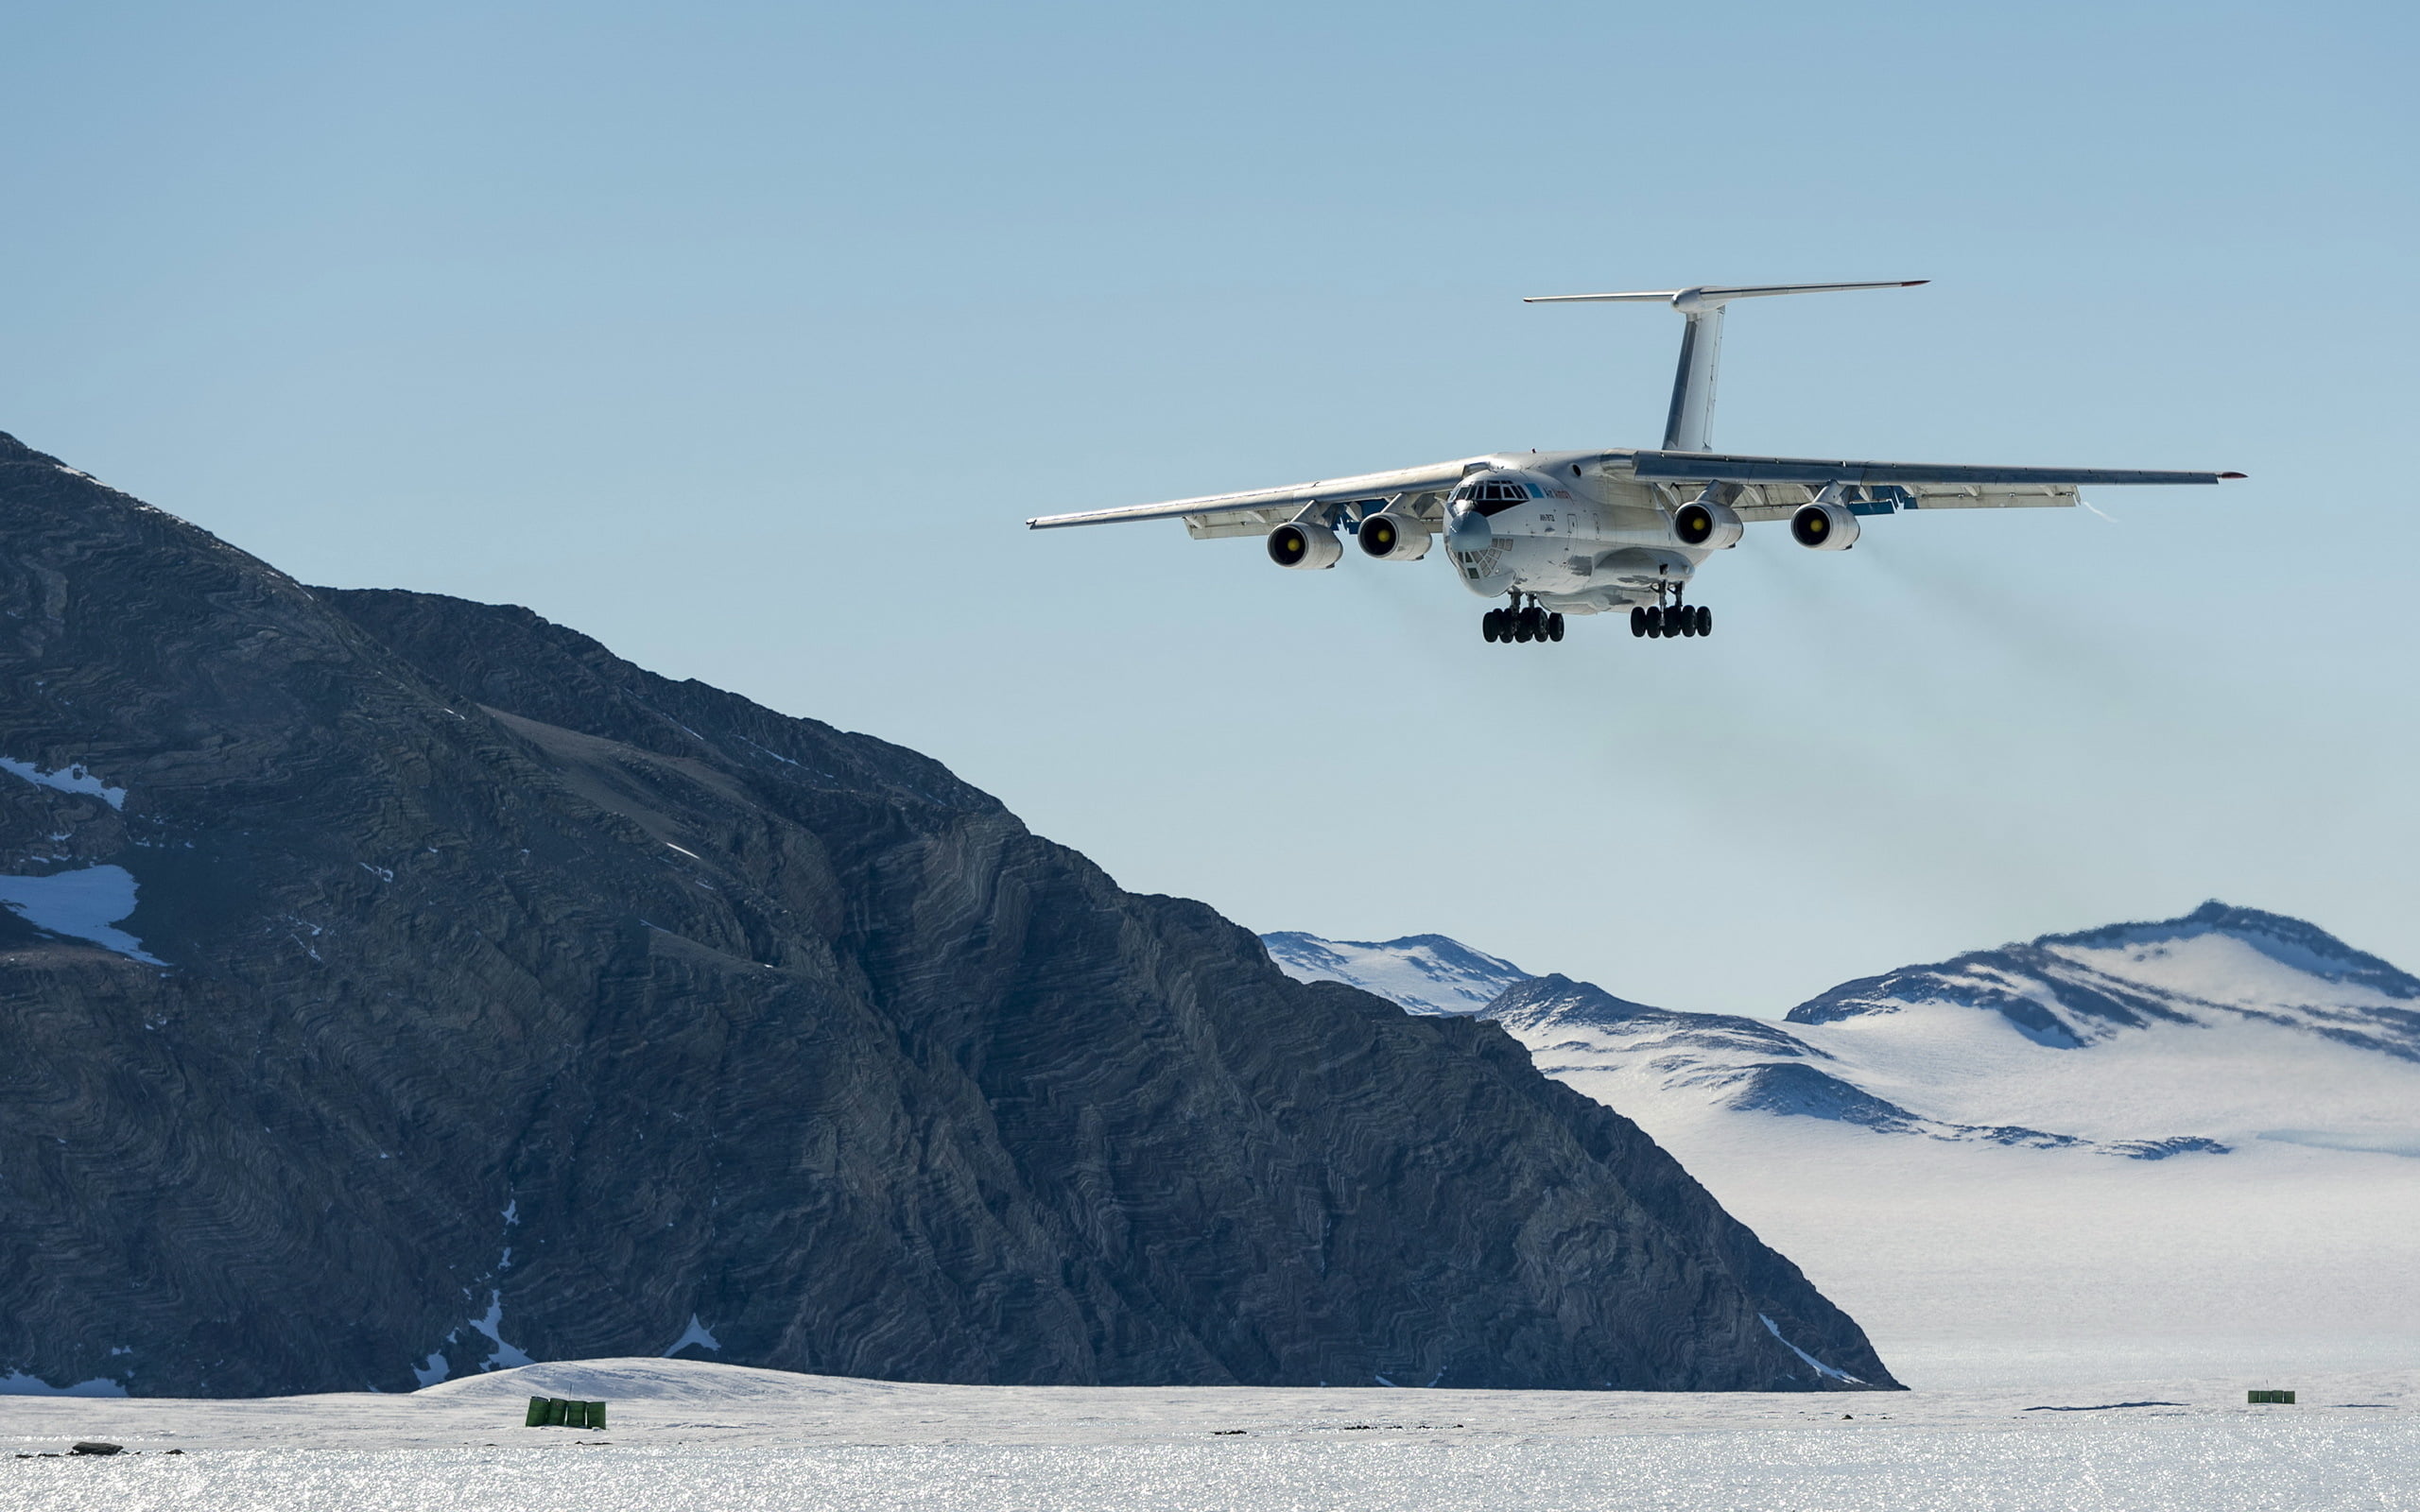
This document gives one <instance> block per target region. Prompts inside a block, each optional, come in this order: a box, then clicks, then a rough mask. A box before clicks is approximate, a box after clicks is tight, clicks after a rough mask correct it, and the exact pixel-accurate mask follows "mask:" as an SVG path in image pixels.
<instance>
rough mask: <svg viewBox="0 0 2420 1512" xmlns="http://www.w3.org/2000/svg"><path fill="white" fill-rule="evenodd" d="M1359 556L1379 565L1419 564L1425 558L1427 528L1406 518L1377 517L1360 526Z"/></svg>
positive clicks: (1381, 515) (1428, 538)
mask: <svg viewBox="0 0 2420 1512" xmlns="http://www.w3.org/2000/svg"><path fill="white" fill-rule="evenodd" d="M1355 539H1356V540H1357V541H1360V542H1361V553H1362V555H1363V556H1365V557H1371V558H1376V559H1377V560H1379V561H1418V560H1419V559H1420V558H1423V557H1426V556H1427V555H1428V542H1429V540H1430V539H1431V538H1430V536H1429V534H1428V527H1427V526H1426V525H1425V524H1421V523H1420V522H1419V521H1417V520H1415V519H1413V518H1412V517H1411V516H1409V515H1408V514H1386V513H1379V514H1374V515H1372V516H1370V518H1368V519H1367V520H1364V521H1362V522H1361V533H1360V534H1359V535H1358V536H1357V537H1356V538H1355Z"/></svg>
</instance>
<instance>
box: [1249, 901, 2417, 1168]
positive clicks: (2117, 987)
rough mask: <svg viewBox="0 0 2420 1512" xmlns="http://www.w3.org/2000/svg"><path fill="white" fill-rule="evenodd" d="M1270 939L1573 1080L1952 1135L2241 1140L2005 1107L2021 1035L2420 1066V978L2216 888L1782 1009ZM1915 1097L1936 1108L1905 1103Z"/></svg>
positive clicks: (1300, 939) (1867, 980) (1428, 943)
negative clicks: (1586, 1078)
mask: <svg viewBox="0 0 2420 1512" xmlns="http://www.w3.org/2000/svg"><path fill="white" fill-rule="evenodd" d="M1262 942H1263V943H1264V944H1265V945H1267V946H1268V948H1269V953H1270V956H1271V959H1272V960H1274V961H1276V963H1277V965H1278V967H1279V969H1281V970H1282V971H1286V972H1287V973H1288V975H1291V976H1293V977H1295V978H1297V979H1298V980H1303V981H1322V980H1324V981H1339V982H1345V983H1349V984H1350V985H1352V986H1355V987H1358V988H1362V989H1363V990H1365V991H1370V992H1375V993H1377V994H1378V995H1380V996H1382V997H1389V998H1392V999H1393V1000H1394V1001H1395V1002H1397V1003H1399V1004H1401V1005H1404V1006H1405V1007H1406V1008H1408V1009H1409V1010H1411V1011H1412V1012H1415V1013H1425V1014H1468V1015H1473V1016H1476V1017H1478V1018H1482V1019H1489V1020H1493V1021H1494V1022H1498V1023H1501V1024H1502V1025H1504V1027H1505V1028H1507V1029H1508V1030H1510V1031H1512V1033H1513V1037H1514V1038H1516V1039H1518V1040H1521V1041H1522V1042H1523V1043H1524V1044H1526V1045H1529V1046H1530V1049H1531V1050H1532V1052H1533V1053H1534V1054H1536V1055H1537V1056H1538V1057H1539V1059H1540V1062H1541V1064H1542V1065H1544V1066H1546V1067H1547V1069H1548V1070H1549V1071H1550V1073H1551V1074H1556V1075H1559V1076H1564V1079H1566V1080H1567V1079H1570V1075H1571V1074H1578V1073H1581V1072H1583V1071H1585V1072H1605V1073H1616V1074H1622V1075H1624V1076H1627V1077H1630V1078H1632V1079H1634V1080H1638V1081H1642V1082H1645V1083H1648V1084H1651V1085H1652V1086H1653V1087H1654V1088H1655V1089H1656V1090H1657V1091H1659V1092H1662V1093H1667V1094H1672V1095H1677V1096H1680V1097H1684V1098H1693V1099H1696V1100H1701V1101H1703V1102H1705V1103H1707V1104H1709V1105H1711V1106H1716V1107H1720V1108H1727V1109H1731V1110H1734V1111H1740V1112H1764V1113H1775V1114H1784V1115H1789V1116H1796V1117H1806V1118H1821V1119H1829V1120H1832V1121H1835V1122H1839V1123H1843V1124H1851V1125H1858V1126H1859V1127H1863V1128H1868V1129H1872V1130H1874V1131H1876V1132H1878V1133H1891V1134H1909V1135H1917V1136H1921V1137H1924V1138H1927V1139H1936V1140H1949V1141H1984V1142H1989V1143H1997V1144H2011V1145H2027V1146H2032V1147H2036V1148H2046V1149H2047V1148H2089V1149H2094V1150H2098V1151H2101V1152H2103V1153H2107V1154H2112V1155H2119V1156H2125V1157H2128V1158H2131V1159H2135V1160H2163V1159H2166V1158H2168V1157H2170V1156H2175V1155H2185V1154H2203V1155H2216V1154H2223V1153H2226V1152H2227V1150H2229V1149H2230V1148H2231V1146H2230V1145H2229V1144H2228V1143H2225V1142H2224V1141H2221V1140H2220V1139H2216V1138H2212V1137H2209V1136H2206V1135H2203V1134H2198V1133H2192V1132H2176V1131H2169V1130H2162V1131H2157V1132H2153V1131H2150V1130H2136V1131H2132V1132H2130V1133H2128V1134H2126V1135H2125V1136H2123V1137H2119V1138H2115V1139H2102V1138H2097V1137H2094V1136H2091V1135H2087V1134H2082V1133H2077V1132H2074V1131H2072V1130H2066V1129H2043V1128H2033V1127H2029V1126H2026V1125H2021V1124H2015V1123H2008V1122H2000V1121H1997V1118H1996V1117H1995V1112H1996V1110H2005V1109H2006V1108H2009V1107H2011V1106H2013V1090H2014V1084H2015V1083H2016V1082H2018V1081H2022V1080H2026V1079H2027V1078H2028V1077H2029V1076H2030V1075H2031V1074H2033V1073H2035V1072H2042V1071H2048V1070H2049V1069H2052V1068H2055V1067H2057V1066H2058V1064H2059V1061H2058V1057H2026V1056H2025V1055H2024V1054H2023V1053H2022V1051H2021V1050H2020V1048H2019V1047H2020V1046H2027V1047H2036V1048H2042V1049H2050V1050H2083V1049H2089V1048H2093V1047H2100V1046H2111V1045H2119V1044H2122V1043H2123V1042H2125V1041H2126V1040H2128V1039H2129V1038H2130V1037H2134V1036H2139V1035H2142V1034H2144V1033H2146V1032H2149V1031H2152V1030H2154V1029H2161V1028H2171V1029H2196V1030H2204V1031H2211V1032H2216V1033H2220V1034H2224V1033H2226V1032H2227V1031H2230V1030H2235V1029H2244V1028H2256V1029H2257V1028H2266V1029H2275V1030H2284V1031H2288V1032H2290V1033H2291V1034H2295V1035H2301V1036H2308V1037H2310V1038H2314V1039H2317V1040H2326V1041H2331V1042H2333V1043H2336V1044H2341V1045H2344V1046H2348V1047H2351V1048H2354V1049H2359V1050H2362V1051H2368V1052H2372V1053H2375V1054H2377V1055H2380V1056H2386V1057H2394V1058H2396V1059H2400V1060H2405V1061H2411V1062H2415V1063H2420V979H2415V978H2413V977H2411V975H2409V974H2407V973H2406V972H2404V971H2399V970H2397V969H2396V968H2395V967H2394V966H2392V965H2390V964H2388V963H2387V962H2385V961H2383V960H2380V959H2378V958H2377V956H2374V955H2369V954H2364V953H2362V952H2359V951H2357V950H2355V949H2353V948H2352V947H2351V946H2348V945H2346V944H2344V943H2343V942H2342V940H2339V939H2337V938H2336V937H2335V936H2331V935H2329V934H2327V933H2326V932H2325V931H2324V930H2321V929H2318V928H2316V927H2315V926H2313V925H2310V924H2307V923H2304V922H2302V921H2301V920H2299V919H2288V918H2286V917H2284V916H2282V915H2277V914H2267V913H2261V912H2259V911H2257V910H2256V909H2249V908H2233V907H2229V906H2228V905H2226V904H2224V903H2221V902H2209V903H2204V905H2203V906H2202V907H2201V908H2199V909H2197V910H2195V911H2194V912H2193V913H2190V914H2187V915H2186V916H2185V917H2183V918H2181V919H2168V920H2164V921H2160V922H2156V923H2135V924H2113V925H2110V926H2108V927H2106V928H2102V929H2096V930H2088V931H2084V932H2083V933H2079V934H2071V935H2046V936H2042V937H2041V938H2039V939H2035V940H2032V941H2030V942H2028V943H2025V944H2017V945H2005V946H2001V947H1999V948H1997V949H1996V950H1985V951H1973V952H1969V953H1968V954H1963V955H1960V956H1957V957H1955V958H1953V959H1951V960H1947V961H1942V962H1938V963H1934V964H1931V965H1925V966H1910V967H1903V968H1900V969H1899V970H1897V971H1888V972H1884V973H1883V974H1881V975H1879V976H1870V977H1862V978H1859V979H1858V980H1857V981H1854V982H1846V983H1842V984H1841V986H1839V987H1836V988H1832V989H1831V990H1829V991H1827V992H1824V993H1822V994H1820V995H1818V996H1816V997H1814V998H1810V999H1808V1000H1807V1001H1806V1002H1805V1003H1802V1004H1799V1005H1797V1006H1795V1007H1793V1008H1791V1009H1790V1010H1789V1012H1788V1013H1787V1014H1785V1015H1784V1016H1783V1019H1782V1021H1781V1022H1771V1021H1767V1020H1761V1019H1751V1018H1743V1017H1737V1016H1734V1015H1727V1014H1713V1013H1690V1012H1685V1011H1676V1010H1671V1009H1666V1008H1657V1007H1651V1006H1649V1005H1645V1004H1640V1003H1633V1002H1630V1001H1628V1000H1626V999H1623V998H1619V997H1616V996H1615V995H1614V994H1612V993H1610V992H1608V991H1606V990H1604V989H1603V988H1599V987H1597V986H1595V985H1593V984H1590V983H1586V982H1576V981H1573V980H1571V979H1570V978H1568V977H1564V976H1562V975H1558V974H1552V973H1549V974H1547V975H1542V976H1531V975H1529V974H1527V973H1525V972H1523V971H1521V970H1520V969H1519V968H1518V967H1515V966H1513V963H1511V962H1510V961H1506V960H1504V959H1502V958H1501V957H1498V956H1494V955H1489V954H1486V953H1484V952H1481V951H1477V950H1474V949H1472V948H1470V947H1469V946H1466V945H1463V944H1461V942H1459V941H1457V940H1453V939H1449V938H1447V937H1445V936H1442V935H1413V936H1405V937H1404V938H1401V939H1393V940H1328V939H1322V938H1320V937H1319V936H1313V935H1305V934H1300V933H1281V934H1273V935H1267V936H1262ZM1491 989H1492V990H1491ZM1995 1026H1997V1028H1995ZM1953 1044H1954V1045H1955V1046H1956V1047H1957V1048H1956V1052H1955V1054H1951V1055H1945V1054H1944V1053H1943V1052H1944V1051H1945V1049H1947V1048H1949V1047H1950V1046H1951V1045H1953ZM1984 1072H1988V1073H1990V1074H1981V1073H1984ZM1902 1097H1904V1098H1905V1099H1906V1100H1907V1101H1908V1102H1909V1103H1911V1104H1915V1105H1918V1106H1919V1107H1921V1108H1928V1109H1930V1111H1920V1110H1917V1108H1911V1107H1905V1106H1901V1104H1900V1102H1898V1101H1894V1099H1895V1098H1902ZM2159 1106H2160V1111H2161V1112H2162V1113H2163V1114H2165V1115H2167V1116H2170V1117H2173V1118H2177V1119H2182V1120H2187V1121H2190V1120H2193V1119H2195V1118H2197V1117H2204V1118H2206V1117H2210V1116H2215V1115H2216V1114H2217V1111H2218V1110H2217V1109H2216V1108H2197V1107H2195V1106H2194V1105H2193V1103H2192V1101H2191V1099H2190V1098H2189V1097H2187V1098H2183V1099H2168V1100H2165V1101H2164V1102H2162V1103H2161V1104H2160V1105H2159ZM2072 1111H2073V1114H2074V1117H2073V1120H2072V1121H2073V1122H2076V1123H2079V1124H2093V1125H2106V1123H2107V1116H2106V1115H2107V1113H2108V1112H2109V1110H2108V1109H2107V1108H2076V1109H2073V1110H2072ZM2145 1111H2148V1109H2145ZM2253 1132H2254V1133H2255V1134H2256V1135H2257V1134H2258V1133H2263V1132H2273V1131H2253ZM2350 1147H2356V1148H2374V1147H2377V1141H2376V1140H2359V1139H2357V1140H2356V1141H2355V1143H2353V1144H2352V1146H2350Z"/></svg>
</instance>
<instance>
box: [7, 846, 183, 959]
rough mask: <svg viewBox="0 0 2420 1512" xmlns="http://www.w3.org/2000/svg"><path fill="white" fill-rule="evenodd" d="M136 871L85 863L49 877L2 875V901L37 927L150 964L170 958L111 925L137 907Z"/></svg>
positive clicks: (53, 873)
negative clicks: (135, 901) (156, 952)
mask: <svg viewBox="0 0 2420 1512" xmlns="http://www.w3.org/2000/svg"><path fill="white" fill-rule="evenodd" d="M134 900H135V885H134V875H133V873H131V872H130V871H128V870H127V869H126V868H124V867H82V868H78V869H76V870H74V871H54V872H52V873H51V874H50V875H48V876H46V877H19V876H0V904H5V905H6V906H7V907H8V908H9V911H10V912H12V913H14V914H15V915H16V916H17V917H18V918H20V919H24V920H25V921H26V923H28V924H31V925H33V926H34V927H35V928H36V929H45V930H48V931H49V932H50V933H52V934H54V935H67V936H73V937H74V938H77V939H82V940H90V941H92V942H93V943H94V944H95V945H98V946H101V947H103V948H104V949H107V950H112V951H115V952H117V953H118V954H120V955H123V956H126V957H127V958H128V959H130V960H136V961H141V962H143V963H144V964H145V965H147V966H165V965H167V964H168V963H167V962H165V961H164V960H162V959H160V958H159V957H158V956H156V955H152V954H147V953H146V952H145V950H144V949H143V942H142V941H141V940H139V939H137V938H135V937H134V936H131V935H130V934H128V933H127V932H126V931H124V930H122V929H114V928H112V927H111V926H112V925H114V924H115V923H117V922H118V921H119V920H120V919H125V918H126V917H127V916H128V915H130V914H131V913H133V912H134Z"/></svg>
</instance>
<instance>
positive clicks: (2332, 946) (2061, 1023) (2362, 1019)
mask: <svg viewBox="0 0 2420 1512" xmlns="http://www.w3.org/2000/svg"><path fill="white" fill-rule="evenodd" d="M1920 1008H1921V1009H1942V1008H1946V1009H1969V1010H1981V1011H1985V1012H1991V1013H1997V1014H1998V1015H1999V1016H2000V1017H2001V1018H2002V1019H2004V1020H2006V1021H2007V1022H2008V1024H2009V1025H2010V1026H2011V1027H2014V1029H2016V1030H2017V1031H2018V1032H2019V1033H2021V1034H2022V1035H2024V1036H2025V1037H2026V1038H2027V1039H2029V1040H2032V1041H2033V1042H2034V1043H2036V1044H2040V1045H2047V1046H2051V1047H2054V1048H2059V1049H2074V1048H2078V1047H2081V1046H2083V1045H2090V1044H2098V1043H2102V1042H2106V1041H2108V1040H2112V1039H2113V1038H2115V1037H2117V1036H2118V1035H2120V1034H2122V1033H2124V1032H2125V1031H2128V1030H2135V1029H2144V1028H2149V1027H2151V1026H2152V1025H2154V1024H2158V1023H2172V1024H2188V1025H2197V1026H2201V1027H2205V1028H2206V1027H2215V1026H2217V1025H2220V1024H2222V1023H2234V1022H2243V1021H2245V1020H2251V1021H2255V1022H2265V1023H2272V1024H2277V1025H2280V1026H2284V1027H2288V1028H2296V1029H2303V1030H2307V1031H2309V1032H2313V1033H2317V1034H2320V1035H2324V1036H2325V1037H2326V1038H2328V1039H2331V1040H2340V1041H2342V1042H2343V1043H2346V1044H2352V1045H2357V1046H2359V1047H2360V1048H2363V1049H2369V1050H2378V1051H2383V1052H2385V1053H2387V1054H2389V1055H2394V1056H2400V1057H2406V1058H2410V1059H2420V1011H2415V1008H2420V980H2415V979H2414V978H2412V977H2411V976H2410V975H2408V974H2406V973H2404V972H2402V971H2397V970H2396V969H2395V968H2394V967H2393V966H2391V965H2389V964H2388V963H2387V962H2385V961H2382V960H2380V959H2378V958H2377V956H2375V955H2369V954H2364V953H2362V952H2360V951H2357V950H2355V949H2353V948H2352V947H2351V946H2349V945H2346V944H2345V943H2344V942H2342V940H2339V939H2337V938H2336V937H2335V936H2332V935H2329V934H2327V933H2326V932H2325V930H2321V929H2318V928H2316V927H2314V926H2312V925H2309V924H2306V923H2304V922H2302V921H2301V920H2300V919H2288V918H2285V917H2283V916H2281V915H2277V914H2267V913H2262V912H2260V911H2258V910H2257V909H2251V908H2233V907H2229V906H2228V905H2227V904H2225V903H2221V902H2207V903H2204V904H2203V905H2202V906H2201V907H2200V908H2198V909H2196V910H2194V911H2193V912H2192V913H2190V914H2187V915H2186V916H2184V917H2183V918H2181V919H2164V920H2159V921H2156V922H2151V923H2130V924H2112V925H2108V926H2106V927H2104V928H2100V929H2095V930H2086V931H2083V932H2081V933H2078V934H2072V935H2046V936H2042V937H2041V938H2039V939H2035V940H2032V941H2031V942H2029V943H2026V944H2021V945H2004V946H2001V947H2000V948H1999V949H1997V950H1990V951H1973V952H1969V953H1968V954H1964V955H1960V956H1957V957H1955V958H1953V959H1951V960H1947V961H1940V962H1935V963H1932V964H1930V965H1925V966H1910V967H1902V968H1900V969H1899V970H1897V971H1889V972H1885V973H1884V974H1882V975H1880V976H1871V977H1864V978H1861V979H1859V980H1858V981H1854V982H1846V983H1843V984H1841V986H1839V987H1836V988H1832V989H1831V990H1830V991H1828V992H1825V993H1824V994H1822V995H1821V996H1818V997H1815V998H1812V999H1809V1000H1808V1001H1807V1002H1806V1003H1802V1004H1800V1005H1798V1006H1797V1007H1795V1008H1792V1009H1791V1010H1790V1011H1789V1016H1788V1017H1789V1022H1792V1023H1801V1024H1810V1025H1811V1024H1827V1023H1841V1022H1851V1021H1856V1020H1859V1019H1866V1018H1871V1017H1873V1016H1876V1015H1886V1014H1899V1013H1904V1012H1907V1011H1910V1010H1911V1009H1920Z"/></svg>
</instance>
